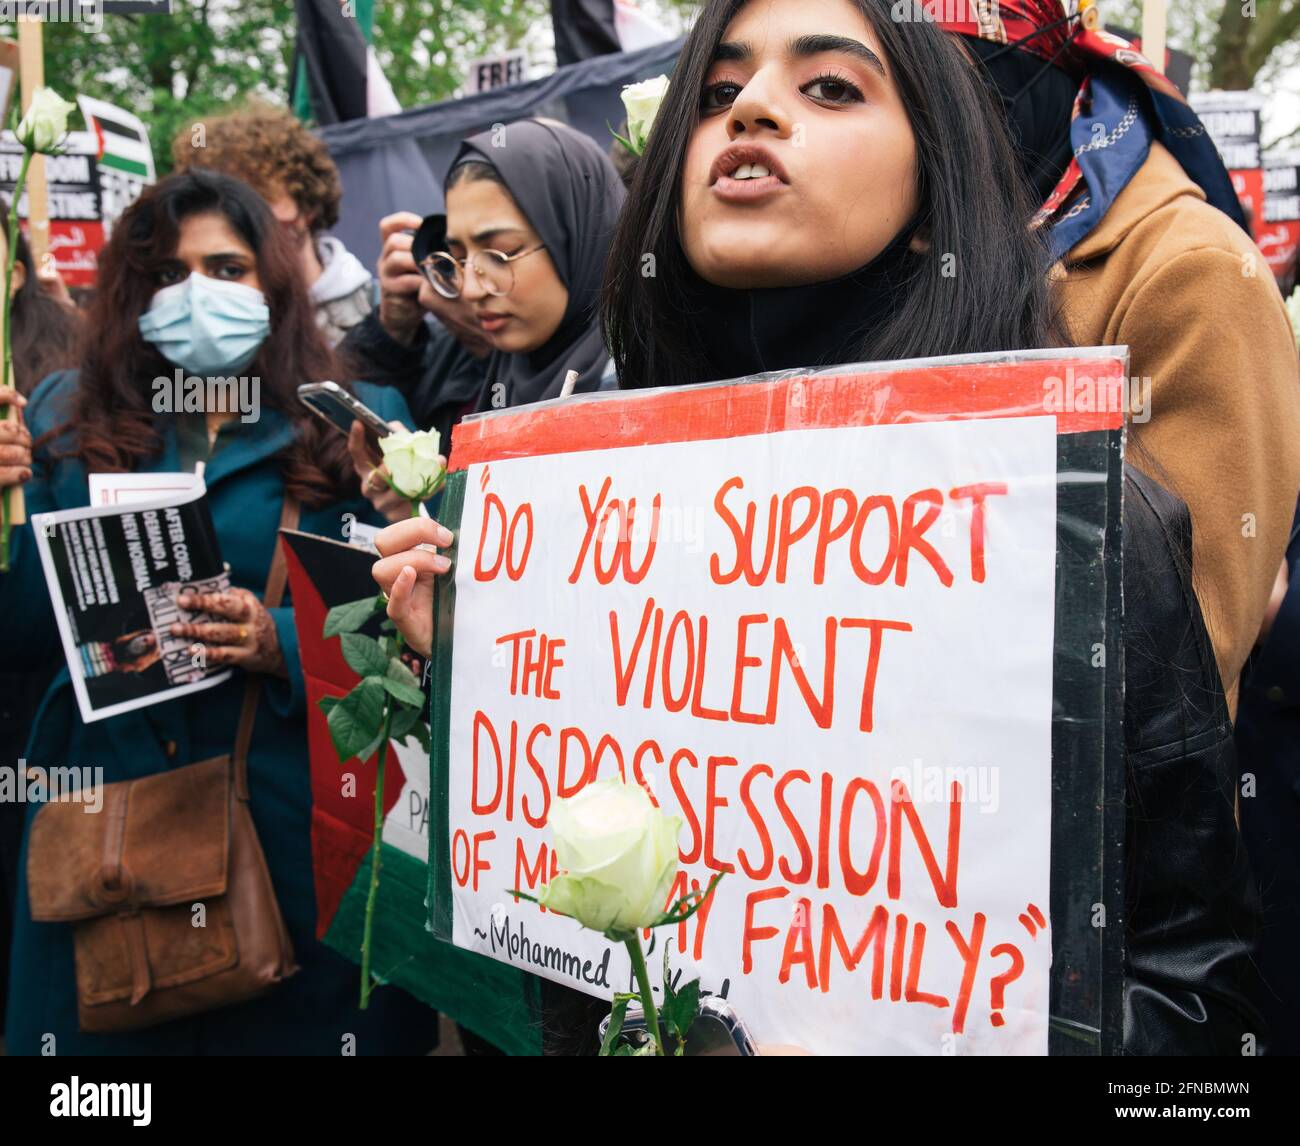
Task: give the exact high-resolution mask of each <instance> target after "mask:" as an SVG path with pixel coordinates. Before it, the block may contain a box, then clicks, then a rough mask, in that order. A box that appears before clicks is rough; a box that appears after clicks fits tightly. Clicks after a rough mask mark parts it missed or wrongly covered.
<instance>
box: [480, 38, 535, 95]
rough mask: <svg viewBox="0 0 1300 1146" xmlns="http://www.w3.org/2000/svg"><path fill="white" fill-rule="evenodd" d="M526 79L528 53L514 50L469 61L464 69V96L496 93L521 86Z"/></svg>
mask: <svg viewBox="0 0 1300 1146" xmlns="http://www.w3.org/2000/svg"><path fill="white" fill-rule="evenodd" d="M526 79H528V53H527V52H526V51H525V50H524V49H523V48H514V49H512V50H511V51H509V52H502V53H501V54H500V55H496V56H483V57H481V58H480V59H477V60H470V62H469V63H468V64H467V65H466V67H465V94H466V95H477V94H478V93H479V92H490V91H496V89H497V88H508V87H512V86H513V85H515V84H521V83H523V82H524V81H525V80H526Z"/></svg>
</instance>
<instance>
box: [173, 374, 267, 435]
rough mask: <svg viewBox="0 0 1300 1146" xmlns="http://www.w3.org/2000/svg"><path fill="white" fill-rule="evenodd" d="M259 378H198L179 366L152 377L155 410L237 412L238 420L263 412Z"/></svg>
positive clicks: (257, 415)
mask: <svg viewBox="0 0 1300 1146" xmlns="http://www.w3.org/2000/svg"><path fill="white" fill-rule="evenodd" d="M261 394H262V380H261V378H258V377H252V378H245V377H242V376H241V377H239V378H198V377H195V376H194V375H187V374H186V373H185V371H184V370H182V369H181V368H180V367H179V366H178V367H177V368H176V373H175V374H173V375H172V376H171V377H170V378H169V377H167V376H166V375H159V377H157V378H155V379H154V380H153V410H154V413H155V414H238V415H239V420H240V421H241V422H256V421H257V420H258V418H260V417H261V416H262V402H261Z"/></svg>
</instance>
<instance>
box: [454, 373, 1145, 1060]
mask: <svg viewBox="0 0 1300 1146" xmlns="http://www.w3.org/2000/svg"><path fill="white" fill-rule="evenodd" d="M1126 369H1127V361H1126V356H1125V354H1124V353H1123V352H1122V351H1114V350H1095V351H1070V352H1068V354H1052V353H1046V352H1042V353H1029V354H1024V355H1018V356H1011V357H1010V358H1008V357H1001V358H997V359H988V358H984V359H975V358H972V359H962V360H934V361H927V362H921V363H913V364H907V363H902V364H892V365H889V366H884V367H854V368H851V369H850V368H841V369H839V370H835V371H825V372H821V373H819V374H816V375H796V374H791V375H785V376H775V377H762V378H758V379H748V380H741V381H735V382H727V383H717V384H712V385H707V386H700V387H690V388H683V389H677V390H665V391H641V392H637V393H627V394H625V393H614V394H599V395H593V396H586V397H583V398H579V399H572V400H561V401H559V402H554V403H544V404H541V405H540V406H537V407H530V408H529V409H528V410H526V411H502V412H500V413H494V414H490V415H486V416H480V417H477V418H474V419H470V420H467V421H466V422H464V423H462V424H461V425H460V426H458V427H457V429H456V431H455V437H454V446H453V450H452V455H451V465H452V470H453V472H452V474H451V476H450V478H449V482H448V487H447V494H446V502H445V504H444V506H443V509H442V511H441V519H442V520H443V521H444V523H446V524H448V525H450V526H451V527H452V528H453V529H454V530H456V534H457V536H456V546H455V549H454V551H453V554H452V555H453V562H454V564H453V569H454V574H453V576H451V577H449V578H445V579H442V581H441V582H440V584H439V590H438V601H437V634H436V637H435V650H434V665H433V684H434V696H435V699H434V728H433V761H432V780H431V794H430V822H431V832H430V837H429V838H430V876H431V884H430V897H429V898H430V904H431V908H432V924H433V928H434V932H435V934H437V935H439V936H440V937H442V938H444V939H447V940H450V941H451V942H453V943H455V944H456V945H457V946H460V947H464V948H467V949H469V950H472V951H476V952H481V953H483V954H486V955H490V956H491V957H493V958H495V959H498V960H502V961H504V962H508V963H510V964H512V965H513V966H516V967H519V968H522V969H524V970H527V971H530V972H532V973H534V974H536V975H541V976H544V977H546V978H549V979H553V980H555V981H556V982H560V983H564V984H566V985H568V986H570V987H574V988H577V989H579V990H583V991H586V992H588V993H590V994H594V995H597V996H603V997H606V998H608V997H609V995H610V993H611V992H612V991H614V990H627V989H629V986H630V983H631V975H630V969H629V965H628V961H627V958H626V955H625V953H624V951H623V949H622V947H621V945H614V944H611V943H610V942H609V941H608V940H606V939H605V938H604V937H603V936H601V935H598V934H595V933H593V932H589V931H584V930H580V929H579V928H578V926H577V925H576V924H575V923H574V922H573V921H572V920H568V919H564V918H561V917H557V916H556V915H554V914H553V913H548V912H544V911H542V910H541V909H540V908H538V907H537V906H535V905H533V904H530V903H527V902H524V901H520V900H517V899H516V898H515V897H513V896H512V895H511V894H510V889H512V888H520V889H522V890H525V891H532V892H535V891H536V889H537V888H538V887H540V886H541V885H542V884H543V883H545V882H546V880H547V879H548V878H550V876H551V875H553V874H554V872H555V871H556V870H557V860H556V857H555V855H554V853H553V852H552V850H551V842H550V836H549V834H548V832H547V830H546V821H547V816H548V813H549V810H550V808H551V807H552V806H553V803H554V801H555V800H556V799H558V798H561V797H564V796H569V795H573V794H574V793H576V792H577V791H578V790H580V789H581V787H582V786H583V785H585V784H587V783H590V782H592V781H593V780H596V779H607V778H610V777H612V776H621V777H623V778H624V779H625V780H626V781H627V782H629V783H640V784H642V785H644V786H645V787H646V789H647V790H648V791H649V792H650V794H651V796H652V798H653V799H655V801H656V802H657V803H658V804H660V805H661V806H662V807H664V808H665V809H667V810H669V811H670V812H671V813H673V814H675V815H677V816H679V817H680V818H681V820H682V821H683V827H682V830H681V834H680V838H679V843H680V851H681V859H682V870H681V873H680V874H679V877H678V882H677V884H676V886H675V887H674V888H673V890H672V893H671V896H670V898H672V899H676V898H678V897H679V896H681V895H682V894H684V893H685V892H687V891H690V890H692V889H695V888H698V887H701V886H703V885H704V884H705V883H707V881H708V879H709V878H710V876H711V875H712V874H713V873H715V872H719V871H722V872H727V873H728V874H727V875H726V877H725V878H724V879H723V881H722V883H721V884H720V885H719V886H718V889H717V891H716V893H715V895H714V897H713V900H712V901H711V903H710V904H709V906H708V907H707V909H705V910H703V911H701V912H699V913H698V914H697V915H696V916H695V917H693V918H692V919H691V920H690V921H689V922H688V923H686V924H683V925H682V926H680V927H678V928H673V929H671V930H669V931H667V932H666V933H665V932H664V931H656V932H655V933H654V939H653V940H652V942H653V943H663V942H665V941H667V942H669V943H670V944H671V945H672V956H671V958H672V963H673V969H674V973H678V972H680V973H681V974H683V975H684V976H685V978H687V979H689V978H691V977H693V976H694V975H696V974H698V975H700V976H701V979H702V986H703V989H704V990H706V991H708V992H713V993H717V994H719V995H723V996H725V997H726V998H727V999H728V1001H729V1002H730V1003H731V1004H732V1006H733V1007H735V1009H736V1010H737V1012H738V1013H739V1015H740V1017H741V1018H742V1020H744V1021H745V1022H746V1024H747V1025H748V1026H749V1028H750V1030H751V1032H752V1033H753V1035H754V1037H755V1038H756V1039H757V1040H758V1041H759V1042H760V1043H783V1044H795V1045H800V1046H805V1047H808V1048H809V1049H811V1050H813V1051H816V1052H822V1053H834V1052H839V1053H890V1054H892V1053H919V1054H943V1053H958V1054H979V1053H989V1054H1016V1053H1030V1054H1032V1053H1046V1052H1048V1051H1049V1049H1050V1050H1051V1051H1052V1052H1053V1053H1104V1052H1105V1051H1106V1050H1107V1049H1108V1048H1109V1049H1113V1047H1114V1045H1115V1041H1116V1039H1117V1036H1118V1028H1119V1010H1118V1005H1119V1004H1118V1000H1119V958H1120V942H1121V940H1120V935H1121V934H1122V931H1121V928H1120V921H1119V915H1120V912H1121V906H1120V895H1119V888H1120V884H1119V880H1118V856H1119V850H1120V841H1121V839H1122V823H1121V822H1120V821H1119V820H1118V818H1117V816H1116V814H1115V813H1114V811H1113V809H1114V808H1117V807H1118V804H1115V805H1112V806H1111V808H1112V810H1110V811H1108V810H1107V801H1108V799H1117V798H1118V796H1119V793H1120V791H1121V788H1120V787H1119V785H1120V784H1121V783H1122V780H1121V776H1122V773H1121V767H1122V762H1121V757H1120V755H1119V753H1120V751H1121V747H1120V746H1121V745H1122V735H1121V728H1120V714H1121V703H1122V677H1121V674H1120V657H1119V655H1118V649H1119V645H1118V642H1119V638H1120V631H1119V609H1120V594H1119V581H1118V576H1119V563H1118V525H1119V504H1120V500H1119V490H1120V484H1119V483H1120V476H1121V466H1120V461H1121V453H1122V426H1123V410H1124V409H1125V408H1126V407H1125V402H1126V386H1125V378H1124V375H1125V373H1126ZM1102 924H1104V925H1102ZM662 954H663V951H662V948H659V949H658V950H657V951H654V952H652V953H651V954H650V956H649V962H650V966H651V967H652V968H656V967H659V966H662Z"/></svg>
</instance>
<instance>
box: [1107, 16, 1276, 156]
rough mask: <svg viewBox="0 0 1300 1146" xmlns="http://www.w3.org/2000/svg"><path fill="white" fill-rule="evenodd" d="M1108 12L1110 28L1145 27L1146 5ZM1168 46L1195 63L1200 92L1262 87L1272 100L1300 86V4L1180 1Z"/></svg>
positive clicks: (1138, 28) (1195, 82)
mask: <svg viewBox="0 0 1300 1146" xmlns="http://www.w3.org/2000/svg"><path fill="white" fill-rule="evenodd" d="M1102 12H1103V14H1104V16H1105V19H1106V21H1107V22H1108V23H1110V24H1114V25H1117V26H1119V27H1123V28H1129V29H1132V30H1134V31H1140V30H1141V28H1142V0H1104V2H1103V4H1102ZM1168 42H1169V45H1170V46H1171V47H1175V48H1180V49H1181V50H1183V51H1185V52H1190V53H1191V55H1192V56H1193V57H1194V58H1195V60H1196V67H1195V71H1194V72H1193V83H1194V84H1195V86H1196V87H1197V88H1200V89H1209V88H1223V89H1224V90H1226V91H1245V90H1247V89H1249V88H1256V89H1257V90H1259V91H1261V92H1262V93H1263V94H1264V96H1265V98H1267V97H1268V95H1269V94H1270V92H1273V91H1277V90H1286V91H1291V92H1294V91H1295V90H1296V89H1297V87H1300V83H1298V82H1297V79H1296V74H1297V70H1298V69H1300V0H1174V2H1172V3H1170V4H1169V34H1168ZM1293 134H1294V133H1293ZM1268 142H1270V141H1269V140H1268V139H1267V138H1266V139H1265V143H1268Z"/></svg>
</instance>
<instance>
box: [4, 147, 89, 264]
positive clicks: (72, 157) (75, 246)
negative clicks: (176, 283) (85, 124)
mask: <svg viewBox="0 0 1300 1146" xmlns="http://www.w3.org/2000/svg"><path fill="white" fill-rule="evenodd" d="M98 152H99V143H98V141H97V140H96V138H95V136H94V135H93V134H91V133H90V132H87V131H70V132H68V134H67V135H66V136H65V137H64V140H63V142H62V143H61V144H60V152H59V154H58V155H48V156H46V157H45V171H46V179H47V182H48V188H49V190H48V199H49V215H50V246H49V254H50V258H51V260H52V262H53V266H54V269H55V270H57V271H58V272H59V274H60V275H61V276H62V278H63V281H64V282H65V283H66V284H67V285H68V286H72V287H87V286H94V284H95V276H96V274H97V272H98V270H99V253H100V251H101V250H103V248H104V218H103V213H102V204H101V201H100V193H99V190H100V189H99V165H98V163H97V162H96V156H97V154H98ZM22 158H23V149H22V145H21V144H20V143H19V142H18V140H17V139H15V138H14V133H13V132H12V131H6V132H4V133H3V135H0V195H3V196H4V200H5V202H6V203H7V204H10V205H11V206H12V203H11V200H12V198H13V190H14V184H15V183H16V182H17V180H18V171H19V168H20V167H21V165H22ZM29 191H30V187H28V188H25V189H24V191H23V195H22V197H21V199H20V201H19V204H18V216H19V218H21V219H22V220H23V221H24V223H25V222H26V220H27V197H28V193H29Z"/></svg>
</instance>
